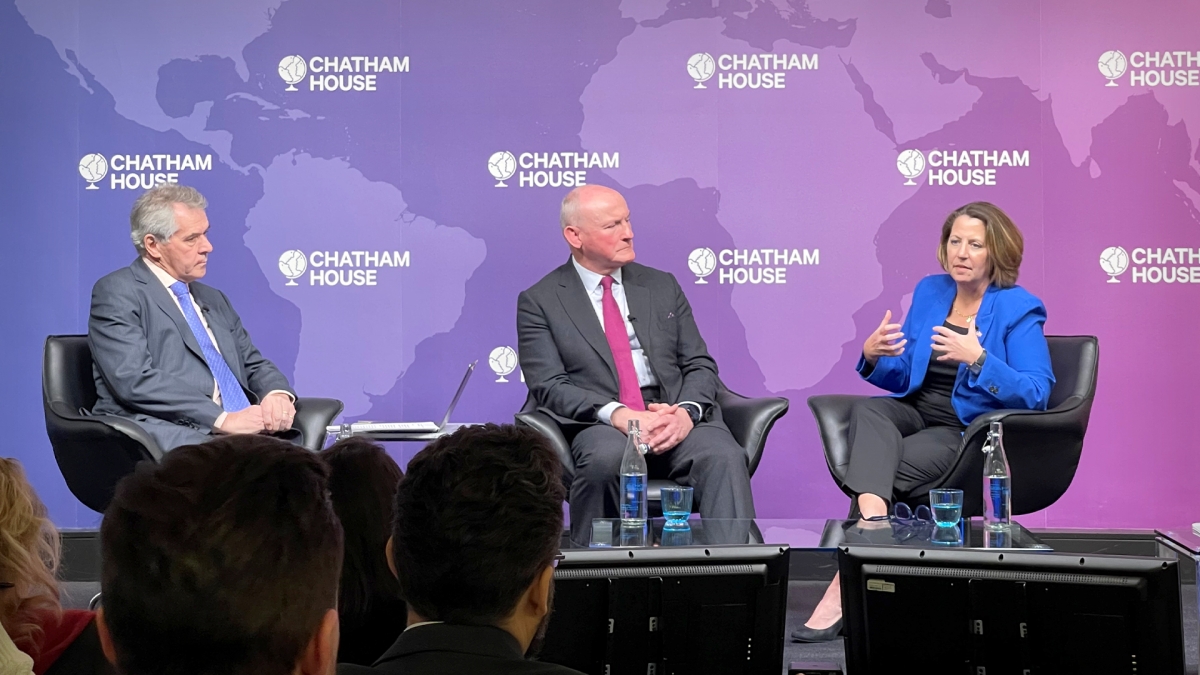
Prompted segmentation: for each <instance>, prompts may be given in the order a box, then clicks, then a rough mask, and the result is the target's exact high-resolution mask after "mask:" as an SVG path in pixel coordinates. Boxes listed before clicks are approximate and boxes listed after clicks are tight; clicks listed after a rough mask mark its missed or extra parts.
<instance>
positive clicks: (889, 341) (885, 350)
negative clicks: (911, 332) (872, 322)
mask: <svg viewBox="0 0 1200 675" xmlns="http://www.w3.org/2000/svg"><path fill="white" fill-rule="evenodd" d="M891 320H892V310H890V309H889V310H888V311H887V313H885V314H884V315H883V321H881V322H880V323H879V328H876V329H875V331H874V332H872V333H871V334H870V335H869V336H867V341H866V342H864V343H863V358H864V359H866V360H867V363H869V364H871V365H875V362H876V361H877V360H879V357H881V356H900V355H901V354H903V353H904V345H905V344H906V343H908V340H902V339H901V338H903V337H904V333H901V332H900V324H898V323H890V322H891Z"/></svg>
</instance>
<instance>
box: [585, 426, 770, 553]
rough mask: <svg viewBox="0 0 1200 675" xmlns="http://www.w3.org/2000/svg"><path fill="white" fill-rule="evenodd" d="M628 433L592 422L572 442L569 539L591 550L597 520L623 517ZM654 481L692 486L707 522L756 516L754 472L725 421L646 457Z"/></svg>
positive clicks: (694, 505)
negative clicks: (623, 467) (622, 488)
mask: <svg viewBox="0 0 1200 675" xmlns="http://www.w3.org/2000/svg"><path fill="white" fill-rule="evenodd" d="M624 453H625V434H624V433H622V432H621V431H619V430H617V429H616V428H614V427H612V426H610V425H607V424H593V425H590V426H588V427H586V428H584V429H583V430H582V431H580V432H579V433H578V434H576V435H575V437H574V439H572V441H571V455H572V456H573V457H574V459H575V479H574V481H572V483H571V494H570V497H569V498H568V501H569V502H570V505H571V539H572V540H574V541H575V543H576V544H579V545H582V546H587V545H588V543H589V541H590V540H591V531H592V519H593V518H616V517H618V515H619V513H620V505H621V504H620V484H619V483H620V481H619V478H618V474H619V473H620V471H621V458H622V456H623V455H624ZM646 464H647V468H648V469H649V471H650V478H668V479H670V480H673V481H675V482H676V483H679V484H680V485H690V486H691V487H692V488H693V490H694V492H693V494H692V502H693V503H692V510H693V511H696V512H698V513H700V515H701V516H702V517H704V518H753V517H754V497H753V495H752V494H751V493H750V470H749V464H748V460H747V458H746V452H745V451H744V450H742V448H741V446H739V445H738V444H737V441H735V440H733V434H731V433H729V429H728V428H726V427H725V425H724V424H723V423H713V422H701V423H700V424H699V425H697V426H696V427H695V428H694V429H692V431H691V433H689V434H688V435H687V438H685V439H683V441H682V442H681V443H680V444H679V445H677V446H675V447H674V448H672V449H671V450H668V451H667V452H665V453H663V454H661V455H655V454H648V455H646Z"/></svg>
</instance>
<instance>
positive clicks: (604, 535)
mask: <svg viewBox="0 0 1200 675" xmlns="http://www.w3.org/2000/svg"><path fill="white" fill-rule="evenodd" d="M620 526H621V521H620V520H619V519H617V518H593V519H592V539H591V541H590V542H588V545H589V546H590V547H591V548H609V547H611V546H619V545H620V540H619V539H618V534H617V532H618V529H619V528H620Z"/></svg>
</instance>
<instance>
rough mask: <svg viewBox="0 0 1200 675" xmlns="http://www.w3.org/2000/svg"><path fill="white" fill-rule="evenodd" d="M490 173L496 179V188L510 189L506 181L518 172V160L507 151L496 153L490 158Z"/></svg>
mask: <svg viewBox="0 0 1200 675" xmlns="http://www.w3.org/2000/svg"><path fill="white" fill-rule="evenodd" d="M488 172H489V173H491V174H492V178H495V179H496V187H508V185H505V183H504V181H506V180H508V179H509V178H512V175H513V174H514V173H516V172H517V158H516V157H513V154H512V153H511V152H508V151H505V150H501V151H500V152H494V153H492V156H491V157H488Z"/></svg>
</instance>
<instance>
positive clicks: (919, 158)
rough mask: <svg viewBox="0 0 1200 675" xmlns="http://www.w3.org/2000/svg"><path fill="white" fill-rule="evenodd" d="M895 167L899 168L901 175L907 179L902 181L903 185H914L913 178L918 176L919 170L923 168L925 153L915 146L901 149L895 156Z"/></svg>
mask: <svg viewBox="0 0 1200 675" xmlns="http://www.w3.org/2000/svg"><path fill="white" fill-rule="evenodd" d="M896 168H897V169H899V171H900V175H901V176H904V177H905V178H907V179H908V180H906V181H904V184H905V185H916V183H914V182H913V179H914V178H916V177H917V176H920V175H921V172H922V171H924V170H925V155H923V154H922V153H921V151H920V150H917V149H916V148H909V149H908V150H903V151H901V152H900V156H899V157H897V158H896Z"/></svg>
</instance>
